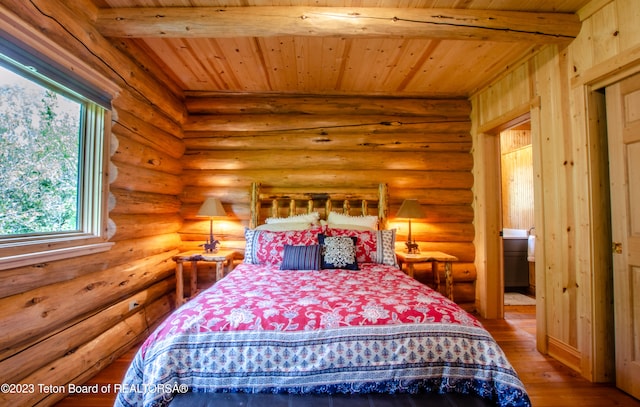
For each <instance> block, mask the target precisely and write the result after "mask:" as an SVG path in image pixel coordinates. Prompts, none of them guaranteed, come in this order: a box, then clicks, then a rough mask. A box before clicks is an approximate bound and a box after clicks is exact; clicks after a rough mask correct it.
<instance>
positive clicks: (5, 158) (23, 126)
mask: <svg viewBox="0 0 640 407" xmlns="http://www.w3.org/2000/svg"><path fill="white" fill-rule="evenodd" d="M82 109H83V104H82V103H80V102H78V101H75V100H72V99H70V98H67V97H66V96H64V95H63V94H61V93H57V92H55V91H53V90H50V89H48V88H45V87H43V86H40V85H38V84H36V83H35V82H32V81H30V80H27V79H25V78H22V77H21V76H18V75H17V74H15V73H13V72H11V71H9V70H7V69H5V68H3V67H1V66H0V235H5V236H6V235H23V234H34V233H47V232H67V231H75V230H78V229H79V219H78V205H79V192H80V191H79V185H80V182H79V167H80V166H79V164H80V157H81V154H80V153H79V152H80V151H81V137H80V135H81V125H82V120H81V117H82Z"/></svg>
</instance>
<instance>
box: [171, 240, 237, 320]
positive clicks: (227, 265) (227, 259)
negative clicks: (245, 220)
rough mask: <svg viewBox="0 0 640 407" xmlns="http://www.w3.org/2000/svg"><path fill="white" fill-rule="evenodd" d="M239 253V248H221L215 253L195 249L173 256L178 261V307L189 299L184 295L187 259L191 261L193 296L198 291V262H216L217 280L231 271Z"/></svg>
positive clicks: (191, 291)
mask: <svg viewBox="0 0 640 407" xmlns="http://www.w3.org/2000/svg"><path fill="white" fill-rule="evenodd" d="M238 254H239V252H238V251H237V250H230V249H220V250H218V251H217V252H215V253H205V252H202V251H193V252H185V253H180V254H178V255H176V256H173V257H172V259H173V261H175V262H176V308H177V307H179V306H181V305H182V304H184V303H185V302H186V301H187V298H185V297H184V281H183V279H182V276H183V273H182V271H183V266H182V264H183V263H184V262H186V261H189V262H191V290H190V292H189V294H190V295H191V297H193V296H195V295H196V294H197V293H198V262H199V261H204V262H210V263H216V281H218V280H220V279H221V278H222V277H224V273H225V270H226V271H229V270H230V269H231V266H232V264H233V259H235V258H236V256H237V255H238Z"/></svg>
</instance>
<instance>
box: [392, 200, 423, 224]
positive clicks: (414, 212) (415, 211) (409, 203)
mask: <svg viewBox="0 0 640 407" xmlns="http://www.w3.org/2000/svg"><path fill="white" fill-rule="evenodd" d="M396 217H398V218H409V219H412V218H413V219H416V218H424V217H425V215H424V211H423V210H422V206H421V205H420V202H418V200H417V199H405V200H404V202H402V205H400V209H398V213H397V214H396Z"/></svg>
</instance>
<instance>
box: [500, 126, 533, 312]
mask: <svg viewBox="0 0 640 407" xmlns="http://www.w3.org/2000/svg"><path fill="white" fill-rule="evenodd" d="M522 120H524V121H522V122H520V123H519V124H517V125H515V126H512V127H509V128H507V129H505V130H502V131H501V132H500V134H499V138H500V174H501V175H500V177H501V194H500V195H501V201H502V205H501V214H502V215H501V218H502V233H501V237H502V248H503V250H502V251H503V286H504V305H505V306H508V305H535V267H534V258H535V253H534V251H535V224H534V213H535V208H534V187H533V145H532V141H531V120H529V119H528V118H527V117H523V118H522Z"/></svg>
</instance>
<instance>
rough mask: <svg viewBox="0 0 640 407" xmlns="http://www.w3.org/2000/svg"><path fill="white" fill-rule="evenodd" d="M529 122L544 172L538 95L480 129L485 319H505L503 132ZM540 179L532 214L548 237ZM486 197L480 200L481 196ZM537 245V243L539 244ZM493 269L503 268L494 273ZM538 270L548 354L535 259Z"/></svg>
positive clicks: (479, 228)
mask: <svg viewBox="0 0 640 407" xmlns="http://www.w3.org/2000/svg"><path fill="white" fill-rule="evenodd" d="M527 120H529V121H530V122H531V143H532V153H533V171H534V174H538V173H540V172H541V169H542V163H541V161H540V149H541V146H540V143H541V136H540V99H539V98H535V99H534V100H531V101H530V102H529V103H527V104H525V105H522V106H519V107H518V108H516V109H513V110H512V111H510V112H508V113H506V114H504V115H502V116H500V118H498V119H496V120H492V121H491V122H490V123H487V124H486V125H484V126H481V127H479V128H478V129H477V134H478V139H477V140H478V142H479V148H478V149H477V152H478V158H479V159H480V160H481V161H482V163H483V166H482V171H481V173H480V174H478V175H479V177H478V179H477V182H476V185H475V189H476V195H477V196H478V198H479V199H478V201H479V202H478V205H477V206H476V223H475V226H476V242H475V243H476V257H477V258H476V260H477V262H478V263H480V264H481V267H479V273H478V274H479V275H478V287H477V292H478V295H477V296H476V297H477V298H479V303H478V304H477V308H478V311H479V313H480V314H481V315H482V316H483V317H484V318H504V264H503V259H502V253H503V251H502V240H501V238H500V229H501V228H502V195H501V193H502V192H501V189H502V187H501V175H500V139H499V136H500V132H501V131H503V130H506V129H508V128H510V127H513V126H514V125H516V124H518V123H520V122H523V121H527ZM541 194H542V181H541V177H536V176H534V208H535V210H534V213H535V225H536V229H535V230H536V232H535V233H536V235H537V236H543V235H544V222H543V219H544V207H543V201H542V195H541ZM480 197H482V198H480ZM536 243H538V242H536ZM543 251H544V246H543V245H542V244H536V258H544V253H543ZM489 270H499V273H490V272H489ZM535 274H536V325H537V326H536V337H537V338H536V343H537V347H538V350H539V351H540V352H543V353H547V340H546V337H547V328H546V313H545V312H544V310H545V306H546V305H545V285H546V284H545V275H544V264H543V263H542V262H536V263H535Z"/></svg>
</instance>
